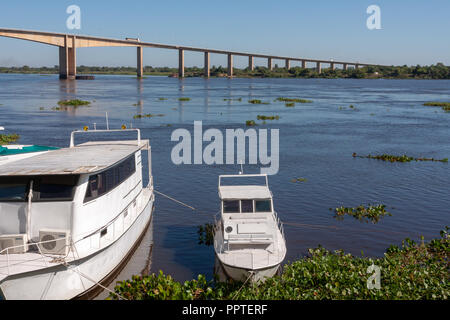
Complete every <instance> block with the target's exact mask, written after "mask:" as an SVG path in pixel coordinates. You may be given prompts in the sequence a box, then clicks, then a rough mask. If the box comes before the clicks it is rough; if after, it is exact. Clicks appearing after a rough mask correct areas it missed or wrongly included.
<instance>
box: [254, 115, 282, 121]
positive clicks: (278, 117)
mask: <svg viewBox="0 0 450 320" xmlns="http://www.w3.org/2000/svg"><path fill="white" fill-rule="evenodd" d="M256 119H258V120H278V119H280V116H263V115H258V116H257V117H256Z"/></svg>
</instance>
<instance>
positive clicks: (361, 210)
mask: <svg viewBox="0 0 450 320" xmlns="http://www.w3.org/2000/svg"><path fill="white" fill-rule="evenodd" d="M330 210H332V209H331V208H330ZM346 215H347V216H352V217H353V218H355V219H358V220H359V221H365V222H369V221H371V222H372V223H374V224H375V223H377V222H378V221H379V220H380V218H382V217H385V216H392V214H391V213H390V212H388V211H386V206H385V205H383V204H378V205H375V206H372V205H370V204H369V205H368V206H367V207H365V206H363V205H360V206H358V207H356V208H347V207H339V208H335V209H334V218H336V219H338V220H342V219H344V216H346Z"/></svg>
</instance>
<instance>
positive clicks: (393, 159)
mask: <svg viewBox="0 0 450 320" xmlns="http://www.w3.org/2000/svg"><path fill="white" fill-rule="evenodd" d="M352 156H353V158H356V157H357V158H367V159H376V160H383V161H389V162H411V161H435V162H448V158H444V159H434V158H413V157H408V156H407V155H405V154H404V155H401V156H395V155H390V154H381V155H374V156H373V155H370V154H369V155H367V156H359V155H357V154H356V153H355V152H354V153H353V154H352Z"/></svg>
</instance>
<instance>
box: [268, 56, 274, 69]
mask: <svg viewBox="0 0 450 320" xmlns="http://www.w3.org/2000/svg"><path fill="white" fill-rule="evenodd" d="M267 69H269V70H272V69H273V67H272V58H267Z"/></svg>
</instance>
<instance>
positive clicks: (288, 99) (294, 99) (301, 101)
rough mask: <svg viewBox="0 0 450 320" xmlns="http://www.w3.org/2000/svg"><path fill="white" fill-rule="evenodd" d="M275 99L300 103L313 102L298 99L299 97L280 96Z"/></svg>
mask: <svg viewBox="0 0 450 320" xmlns="http://www.w3.org/2000/svg"><path fill="white" fill-rule="evenodd" d="M275 101H282V102H298V103H312V102H313V101H312V100H307V99H298V98H283V97H278V98H276V99H275Z"/></svg>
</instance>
